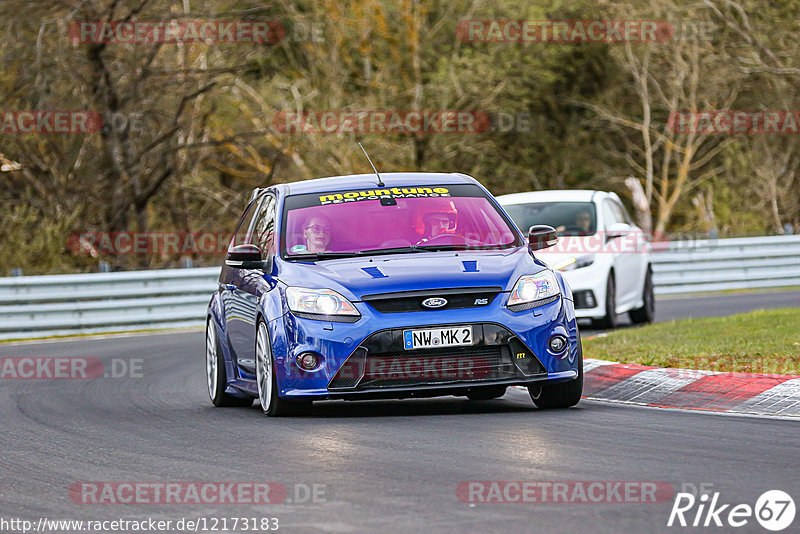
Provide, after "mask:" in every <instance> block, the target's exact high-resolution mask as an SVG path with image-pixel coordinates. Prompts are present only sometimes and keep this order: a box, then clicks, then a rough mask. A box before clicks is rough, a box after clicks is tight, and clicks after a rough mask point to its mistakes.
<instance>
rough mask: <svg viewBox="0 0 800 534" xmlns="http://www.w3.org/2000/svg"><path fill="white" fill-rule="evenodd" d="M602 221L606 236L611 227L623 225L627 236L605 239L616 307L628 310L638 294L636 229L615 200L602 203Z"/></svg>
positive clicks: (608, 199)
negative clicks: (612, 276)
mask: <svg viewBox="0 0 800 534" xmlns="http://www.w3.org/2000/svg"><path fill="white" fill-rule="evenodd" d="M603 219H604V220H605V230H606V235H607V236H608V235H609V234H608V232H609V230H610V229H611V227H612V226H614V225H617V227H619V225H621V224H625V225H627V226H628V232H629V233H628V234H627V235H620V236H618V237H611V238H610V239H607V243H606V249H607V250H608V251H609V253H610V254H612V255H613V258H614V272H615V273H616V277H615V282H616V286H617V306H618V307H620V308H626V309H627V308H630V307H632V306H633V305H634V304H635V303H636V298H637V296H638V294H639V267H638V265H639V256H640V255H639V254H637V253H636V251H635V249H636V247H635V244H634V242H633V240H635V239H637V238H638V236H637V235H636V227H634V226H632V225H631V223H630V221H629V220H628V219H627V218H626V216H625V210H624V208H623V207H622V206H621V205H620V204H619V203H618V202H616V201H615V200H613V199H610V198H607V199H605V200H604V201H603Z"/></svg>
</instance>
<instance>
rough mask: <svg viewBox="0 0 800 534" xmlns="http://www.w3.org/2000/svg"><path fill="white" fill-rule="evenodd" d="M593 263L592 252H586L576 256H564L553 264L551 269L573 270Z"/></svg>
mask: <svg viewBox="0 0 800 534" xmlns="http://www.w3.org/2000/svg"><path fill="white" fill-rule="evenodd" d="M593 263H594V254H587V255H585V256H578V257H577V258H565V259H563V260H561V261H558V262H556V263H554V264H553V266H552V267H553V269H556V270H558V271H573V270H575V269H581V268H583V267H588V266H590V265H591V264H593Z"/></svg>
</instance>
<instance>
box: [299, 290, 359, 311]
mask: <svg viewBox="0 0 800 534" xmlns="http://www.w3.org/2000/svg"><path fill="white" fill-rule="evenodd" d="M286 301H287V302H288V304H289V309H290V310H292V311H293V312H298V313H313V314H316V315H349V316H360V315H361V314H360V313H358V310H357V309H356V307H355V306H353V304H352V303H351V302H350V301H349V300H347V299H346V298H344V297H343V296H341V295H340V294H339V293H337V292H336V291H333V290H331V289H306V288H304V287H287V288H286Z"/></svg>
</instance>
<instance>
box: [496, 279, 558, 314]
mask: <svg viewBox="0 0 800 534" xmlns="http://www.w3.org/2000/svg"><path fill="white" fill-rule="evenodd" d="M560 294H561V290H560V289H559V286H558V281H557V280H556V275H554V274H553V272H552V271H542V272H540V273H537V274H530V275H525V276H521V277H520V279H519V280H517V283H516V284H515V285H514V289H513V290H512V291H511V296H510V297H509V299H508V304H507V306H508V309H510V310H511V311H522V310H529V309H531V308H535V307H536V306H542V305H543V304H547V303H549V302H553V301H554V300H556V299H557V298H558V296H559V295H560Z"/></svg>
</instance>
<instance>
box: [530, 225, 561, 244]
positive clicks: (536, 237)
mask: <svg viewBox="0 0 800 534" xmlns="http://www.w3.org/2000/svg"><path fill="white" fill-rule="evenodd" d="M556 243H558V234H557V233H556V229H555V228H553V227H552V226H547V225H546V224H537V225H535V226H531V227H530V230H528V247H529V248H530V249H531V250H541V249H543V248H547V247H552V246H553V245H555V244H556Z"/></svg>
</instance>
